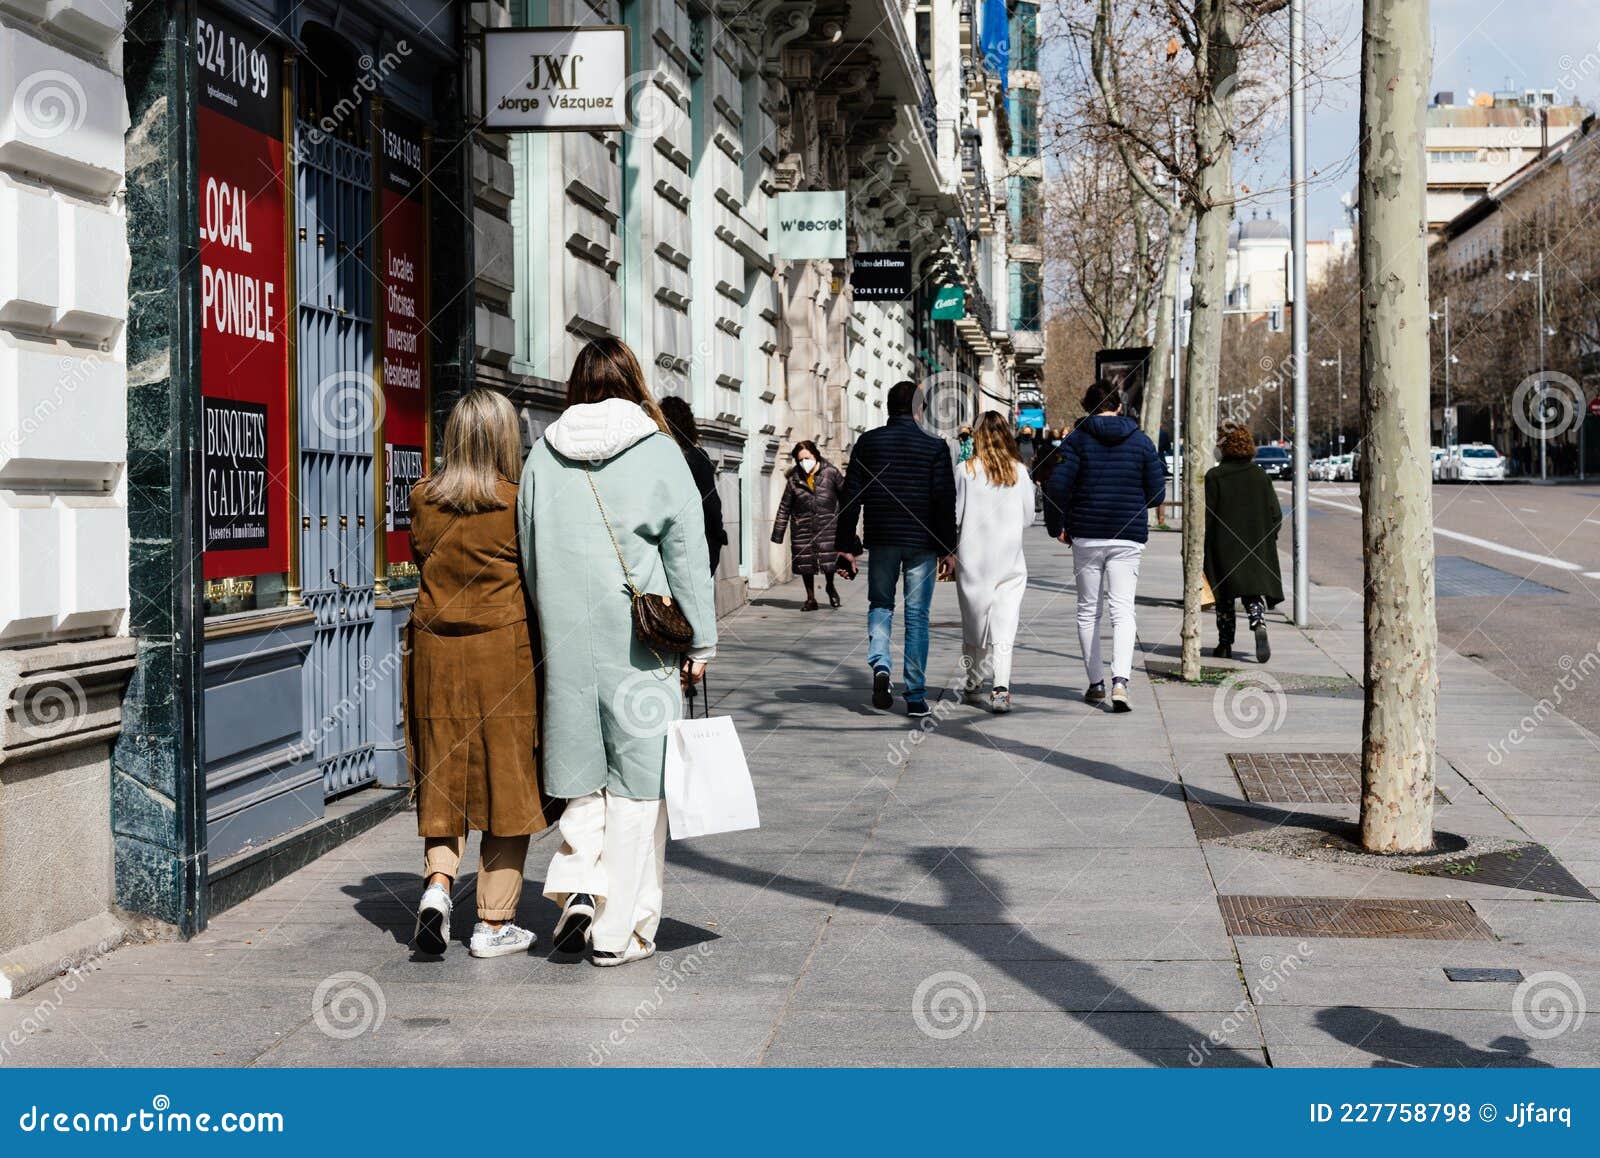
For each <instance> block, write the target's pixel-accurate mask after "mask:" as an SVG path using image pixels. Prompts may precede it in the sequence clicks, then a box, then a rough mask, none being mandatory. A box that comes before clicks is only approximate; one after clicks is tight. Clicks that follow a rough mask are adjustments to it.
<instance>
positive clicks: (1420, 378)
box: [1359, 0, 1438, 853]
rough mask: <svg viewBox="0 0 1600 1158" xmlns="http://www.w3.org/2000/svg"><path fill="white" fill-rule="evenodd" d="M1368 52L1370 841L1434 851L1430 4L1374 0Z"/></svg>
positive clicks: (1364, 147)
mask: <svg viewBox="0 0 1600 1158" xmlns="http://www.w3.org/2000/svg"><path fill="white" fill-rule="evenodd" d="M1364 9H1365V10H1364V21H1363V26H1362V47H1361V170H1360V198H1361V199H1360V206H1361V226H1360V228H1361V243H1360V248H1359V254H1360V262H1361V413H1362V416H1363V418H1364V419H1365V425H1366V431H1365V437H1366V441H1365V442H1364V443H1363V444H1362V455H1361V512H1362V513H1361V539H1362V547H1363V548H1364V551H1363V553H1364V557H1365V560H1366V562H1365V567H1366V588H1365V591H1366V594H1365V612H1366V614H1365V642H1366V663H1365V667H1366V696H1365V710H1364V712H1363V715H1362V727H1361V733H1362V738H1361V844H1362V847H1364V848H1365V849H1367V851H1369V852H1380V853H1414V852H1426V851H1428V850H1429V849H1431V848H1432V847H1433V791H1434V789H1433V760H1434V729H1435V711H1436V707H1437V703H1436V701H1437V696H1438V669H1437V666H1436V651H1437V646H1438V629H1437V624H1436V622H1435V620H1434V603H1433V599H1434V595H1433V492H1432V482H1431V468H1430V457H1429V450H1428V446H1429V433H1430V431H1429V422H1430V414H1429V409H1428V381H1429V374H1428V370H1429V350H1428V246H1427V239H1426V237H1425V236H1424V234H1425V224H1424V223H1425V213H1424V192H1425V191H1424V187H1423V172H1424V164H1423V162H1424V155H1423V129H1424V126H1425V124H1426V116H1427V113H1426V111H1425V107H1424V99H1425V91H1426V90H1425V86H1426V85H1427V82H1428V75H1429V60H1428V5H1427V2H1426V0H1365V5H1364Z"/></svg>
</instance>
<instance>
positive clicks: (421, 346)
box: [383, 110, 428, 563]
mask: <svg viewBox="0 0 1600 1158" xmlns="http://www.w3.org/2000/svg"><path fill="white" fill-rule="evenodd" d="M422 153H423V150H422V126H421V125H420V124H419V123H417V122H416V121H413V120H411V119H410V118H408V117H404V116H401V115H399V114H398V113H396V112H394V111H392V110H391V111H389V112H388V113H386V115H385V117H384V125H383V289H384V324H385V337H384V348H383V401H384V413H383V440H384V459H385V462H384V477H385V478H386V479H387V481H388V498H389V502H388V515H387V518H386V521H385V530H386V532H387V535H388V538H387V540H386V543H387V547H386V552H387V553H386V558H387V559H388V561H389V562H390V563H409V562H411V561H412V560H411V534H410V532H411V488H412V487H413V486H415V485H416V483H417V480H418V479H420V478H421V477H422V476H423V473H424V472H425V471H426V469H427V463H426V458H427V451H426V447H427V441H428V440H427V431H428V343H427V339H428V334H427V327H426V325H425V319H426V316H427V284H428V214H427V202H426V200H425V198H424V196H423V185H424V182H425V181H426V179H427V178H426V174H425V170H424V167H423V155H422Z"/></svg>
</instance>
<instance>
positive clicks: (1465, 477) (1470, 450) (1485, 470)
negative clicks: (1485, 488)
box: [1444, 442, 1509, 482]
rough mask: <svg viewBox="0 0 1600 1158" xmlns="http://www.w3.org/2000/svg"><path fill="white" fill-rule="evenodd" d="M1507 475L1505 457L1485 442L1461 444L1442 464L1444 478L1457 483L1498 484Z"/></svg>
mask: <svg viewBox="0 0 1600 1158" xmlns="http://www.w3.org/2000/svg"><path fill="white" fill-rule="evenodd" d="M1508 473H1509V471H1508V464H1507V462H1506V460H1505V457H1504V456H1503V455H1502V454H1501V453H1500V452H1499V451H1498V450H1496V449H1495V448H1494V447H1492V446H1490V445H1489V444H1488V443H1487V442H1467V443H1463V444H1462V445H1460V446H1458V447H1456V448H1455V450H1454V452H1452V453H1451V454H1450V455H1449V457H1448V458H1446V459H1445V463H1444V475H1445V477H1446V478H1452V479H1455V480H1456V481H1457V482H1500V481H1502V480H1504V479H1505V477H1506V476H1507V474H1508Z"/></svg>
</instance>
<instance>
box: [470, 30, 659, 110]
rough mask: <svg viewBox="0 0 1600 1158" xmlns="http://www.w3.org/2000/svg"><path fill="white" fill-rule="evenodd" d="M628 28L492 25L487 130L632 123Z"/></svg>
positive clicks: (486, 38) (487, 47)
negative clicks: (504, 26) (629, 117)
mask: <svg viewBox="0 0 1600 1158" xmlns="http://www.w3.org/2000/svg"><path fill="white" fill-rule="evenodd" d="M629 59H630V58H629V56H628V29H627V26H626V25H622V24H595V25H588V26H585V27H581V28H571V27H562V28H492V29H489V30H488V31H486V32H485V33H484V34H483V114H484V120H483V127H484V128H486V129H491V130H493V131H495V132H501V133H534V132H574V131H585V132H586V131H589V130H595V129H598V130H601V131H609V130H612V129H625V128H627V127H628V60H629Z"/></svg>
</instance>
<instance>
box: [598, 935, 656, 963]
mask: <svg viewBox="0 0 1600 1158" xmlns="http://www.w3.org/2000/svg"><path fill="white" fill-rule="evenodd" d="M655 953H656V946H655V942H654V941H651V942H648V943H647V942H644V941H641V940H639V938H638V936H637V935H635V936H634V938H633V941H632V943H630V944H629V945H628V947H627V948H626V949H624V950H623V951H622V952H620V953H607V952H605V951H604V950H602V949H593V950H590V952H589V964H591V965H595V966H598V967H599V968H601V969H609V968H611V967H612V966H615V965H626V964H627V963H628V962H630V961H643V960H644V959H645V958H646V957H654V956H655Z"/></svg>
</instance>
